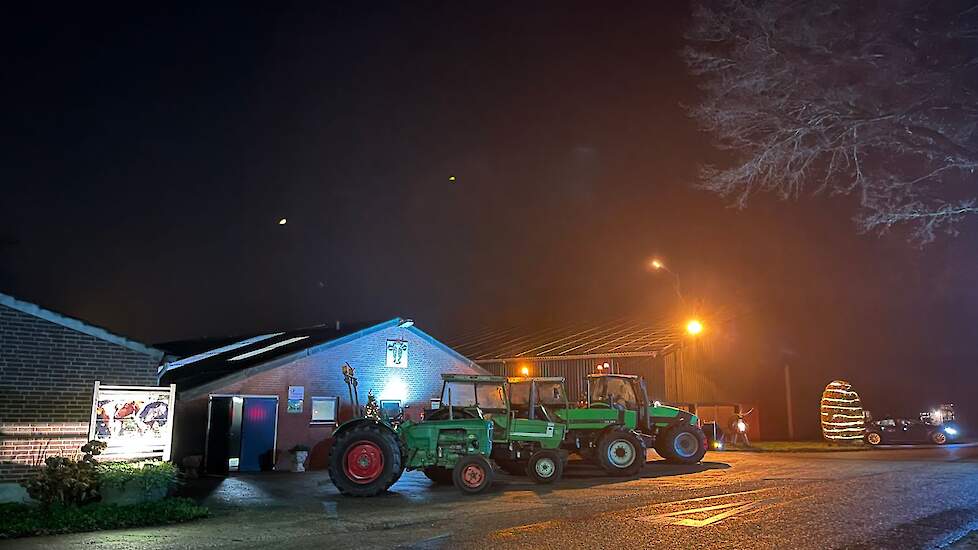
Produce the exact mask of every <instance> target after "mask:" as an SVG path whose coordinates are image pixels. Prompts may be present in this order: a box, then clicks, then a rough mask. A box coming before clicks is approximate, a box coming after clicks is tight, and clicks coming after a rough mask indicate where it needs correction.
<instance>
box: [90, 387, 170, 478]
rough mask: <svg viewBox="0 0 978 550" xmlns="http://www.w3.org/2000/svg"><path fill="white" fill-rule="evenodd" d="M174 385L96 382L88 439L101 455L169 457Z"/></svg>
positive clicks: (108, 457)
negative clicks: (96, 443) (101, 448)
mask: <svg viewBox="0 0 978 550" xmlns="http://www.w3.org/2000/svg"><path fill="white" fill-rule="evenodd" d="M175 393H176V386H175V385H171V386H170V387H168V388H166V387H164V388H157V387H151V386H102V385H101V384H100V383H99V382H95V391H94V394H93V397H92V418H91V422H90V423H89V428H88V439H89V440H93V439H94V440H96V441H101V442H103V443H105V444H106V448H105V450H104V451H102V453H101V455H100V456H101V457H102V458H107V459H126V458H162V459H163V460H169V459H170V444H171V441H172V435H173V403H174V397H175Z"/></svg>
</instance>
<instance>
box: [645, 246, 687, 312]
mask: <svg viewBox="0 0 978 550" xmlns="http://www.w3.org/2000/svg"><path fill="white" fill-rule="evenodd" d="M649 266H650V267H651V268H652V269H654V270H656V271H665V272H666V273H668V274H670V275H672V277H673V279H675V284H674V285H675V286H674V288H675V289H676V297H678V298H679V303H680V304H682V305H683V307H686V299H685V298H683V292H682V282H681V281H680V280H679V274H678V273H676V272H675V271H673V270H671V269H669V268H668V267H666V264H664V263H662V260H660V259H658V258H653V259H652V261H650V262H649Z"/></svg>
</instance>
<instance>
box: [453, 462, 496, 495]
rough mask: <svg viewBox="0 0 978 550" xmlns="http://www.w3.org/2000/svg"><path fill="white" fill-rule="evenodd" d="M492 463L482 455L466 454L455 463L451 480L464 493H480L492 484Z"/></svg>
mask: <svg viewBox="0 0 978 550" xmlns="http://www.w3.org/2000/svg"><path fill="white" fill-rule="evenodd" d="M492 477H493V475H492V464H489V461H488V460H486V457H484V456H482V455H466V456H463V457H462V458H460V459H459V460H458V462H456V463H455V468H453V469H452V481H453V482H454V483H455V486H456V487H458V490H459V491H462V493H463V494H466V495H475V494H478V493H481V492H483V491H485V490H486V489H488V488H489V487H490V486H492Z"/></svg>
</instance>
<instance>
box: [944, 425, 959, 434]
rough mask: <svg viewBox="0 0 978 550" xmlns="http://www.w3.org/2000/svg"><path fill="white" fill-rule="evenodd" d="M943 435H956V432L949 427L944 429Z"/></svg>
mask: <svg viewBox="0 0 978 550" xmlns="http://www.w3.org/2000/svg"><path fill="white" fill-rule="evenodd" d="M944 433H946V434H947V435H958V431H957V430H955V429H954V428H952V427H950V426H948V427H947V428H944Z"/></svg>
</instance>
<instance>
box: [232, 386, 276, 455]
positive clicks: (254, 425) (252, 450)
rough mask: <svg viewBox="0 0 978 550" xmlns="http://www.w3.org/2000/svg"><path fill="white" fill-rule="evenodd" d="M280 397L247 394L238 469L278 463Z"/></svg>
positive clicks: (242, 420) (242, 411) (243, 413)
mask: <svg viewBox="0 0 978 550" xmlns="http://www.w3.org/2000/svg"><path fill="white" fill-rule="evenodd" d="M277 414H278V399H275V398H270V397H245V399H244V406H243V407H242V410H241V461H240V462H239V465H240V466H239V468H238V471H240V472H259V471H267V470H271V469H272V467H273V466H274V465H275V418H276V415H277Z"/></svg>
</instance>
